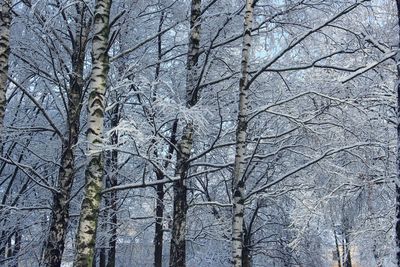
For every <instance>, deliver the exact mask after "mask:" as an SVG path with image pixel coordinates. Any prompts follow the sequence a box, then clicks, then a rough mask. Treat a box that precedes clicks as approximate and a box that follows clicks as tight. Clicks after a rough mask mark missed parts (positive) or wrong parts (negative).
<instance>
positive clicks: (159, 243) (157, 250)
mask: <svg viewBox="0 0 400 267" xmlns="http://www.w3.org/2000/svg"><path fill="white" fill-rule="evenodd" d="M163 22H164V12H163V11H162V12H161V15H160V21H159V23H158V33H159V35H158V37H157V60H158V61H157V65H156V70H155V80H156V81H157V80H158V79H159V76H160V69H161V59H162V35H161V34H160V33H161V31H162V25H163ZM156 94H157V92H155V93H154V96H153V101H155V98H156ZM174 125H175V127H174V129H173V130H172V134H171V142H172V143H174V142H175V143H176V141H174V140H172V139H175V133H176V125H177V124H176V122H174ZM171 148H172V151H171ZM173 151H174V150H173V146H171V145H170V146H169V151H168V152H169V153H168V157H169V158H170V157H171V155H172V153H173ZM155 154H156V157H157V156H158V152H157V151H155ZM166 164H168V161H166ZM166 164H164V165H166ZM156 177H157V180H162V179H164V178H165V176H164V174H163V172H162V171H161V170H156ZM156 192H157V198H156V224H155V229H154V240H153V244H154V267H162V260H163V259H162V255H163V239H164V231H163V225H162V223H163V218H164V184H158V185H157V186H156Z"/></svg>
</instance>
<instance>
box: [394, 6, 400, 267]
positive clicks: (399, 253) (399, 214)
mask: <svg viewBox="0 0 400 267" xmlns="http://www.w3.org/2000/svg"><path fill="white" fill-rule="evenodd" d="M396 6H397V17H398V29H397V30H398V38H399V40H398V47H399V48H400V0H396ZM396 63H397V64H396V66H397V96H396V97H397V99H396V100H397V106H396V115H397V125H396V127H397V158H396V163H397V179H396V183H395V184H396V259H397V266H399V267H400V53H399V52H397V55H396Z"/></svg>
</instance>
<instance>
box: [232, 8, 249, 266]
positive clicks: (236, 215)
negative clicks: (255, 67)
mask: <svg viewBox="0 0 400 267" xmlns="http://www.w3.org/2000/svg"><path fill="white" fill-rule="evenodd" d="M252 24H253V0H246V11H245V17H244V37H243V48H242V62H241V78H240V82H239V110H238V121H237V129H236V152H235V163H234V172H233V188H232V201H233V203H232V204H233V208H232V210H233V214H232V217H233V218H232V260H233V262H232V263H233V266H235V267H242V255H243V254H242V253H243V251H242V250H243V220H244V199H245V198H244V194H245V180H244V176H245V173H244V170H245V165H246V160H245V155H246V137H247V133H246V130H247V114H248V111H249V88H248V86H247V83H248V77H249V74H248V67H249V56H250V47H251V30H252Z"/></svg>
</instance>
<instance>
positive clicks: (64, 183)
mask: <svg viewBox="0 0 400 267" xmlns="http://www.w3.org/2000/svg"><path fill="white" fill-rule="evenodd" d="M84 9H85V8H84ZM84 13H85V12H84V10H83V11H82V14H81V15H82V16H84ZM87 35H88V26H86V25H85V22H84V19H83V17H82V20H81V26H80V27H78V28H77V30H76V37H75V38H76V39H75V40H72V42H73V47H74V52H73V54H72V55H71V62H72V73H71V75H70V87H69V92H68V110H67V137H66V138H65V139H64V140H63V142H62V150H61V151H62V154H61V162H60V165H61V166H60V169H59V174H58V185H57V188H58V189H59V192H58V193H54V194H53V205H52V213H51V220H50V231H49V235H48V237H47V241H46V243H45V246H44V253H43V264H44V266H48V267H58V266H60V265H61V261H62V255H63V252H64V246H65V238H66V234H67V230H68V222H69V200H70V195H71V188H72V184H73V181H74V177H75V155H74V147H75V145H76V144H77V142H78V136H79V128H80V115H81V109H82V103H81V102H82V100H81V99H82V92H83V90H84V81H83V68H84V64H85V52H86V51H85V50H86V43H87Z"/></svg>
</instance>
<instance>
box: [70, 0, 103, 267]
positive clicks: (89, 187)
mask: <svg viewBox="0 0 400 267" xmlns="http://www.w3.org/2000/svg"><path fill="white" fill-rule="evenodd" d="M110 8H111V0H97V1H96V7H95V14H94V36H93V51H92V55H93V63H92V64H93V67H92V73H91V86H90V93H89V100H88V132H87V142H88V166H87V168H86V172H85V182H86V185H85V193H84V198H83V202H82V206H81V212H80V217H79V226H78V232H77V234H76V249H77V251H76V257H75V262H74V266H76V267H80V266H82V267H83V266H92V263H93V254H94V248H95V243H96V228H97V221H98V212H99V206H100V199H101V190H102V187H103V185H102V176H103V167H104V166H103V165H104V164H103V155H102V151H101V150H102V145H103V140H102V139H103V138H102V137H103V121H104V112H105V99H104V97H105V91H106V84H107V74H108V70H109V57H108V54H107V47H108V38H109V32H110V29H109V18H110Z"/></svg>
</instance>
